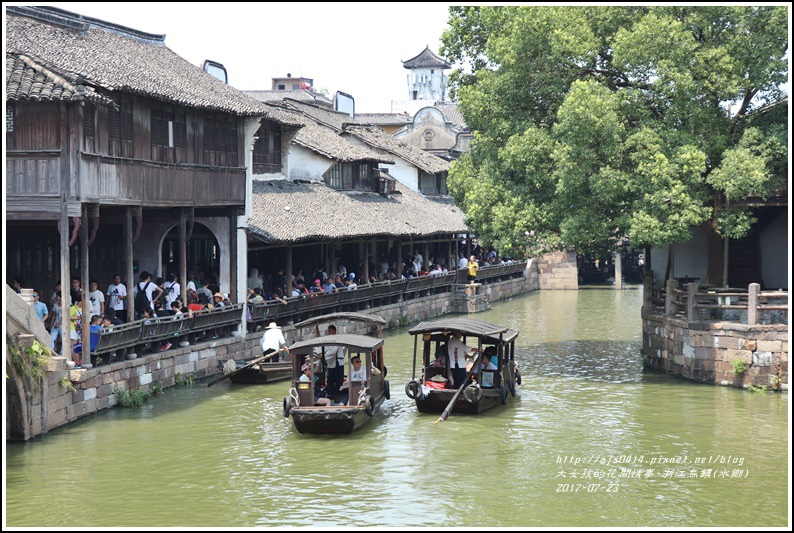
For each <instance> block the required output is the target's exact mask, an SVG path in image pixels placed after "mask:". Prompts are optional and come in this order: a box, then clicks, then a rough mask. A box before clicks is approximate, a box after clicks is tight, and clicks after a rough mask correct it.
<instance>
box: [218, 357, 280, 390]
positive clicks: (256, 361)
mask: <svg viewBox="0 0 794 533" xmlns="http://www.w3.org/2000/svg"><path fill="white" fill-rule="evenodd" d="M284 351H286V352H287V353H289V350H287V349H286V348H282V349H281V350H278V351H275V352H273V353H269V354H267V355H263V356H262V357H257V358H256V359H254V360H253V361H251V362H250V363H248V364H247V365H245V366H241V367H240V368H238V369H237V370H235V371H234V372H229V373H228V374H224V375H222V376H221V377H219V378H215V379H213V380H212V381H210V382H209V383H207V387H212V386H213V385H215V384H216V383H220V382H221V381H223V380H224V379H227V378H230V377H232V376H234V375H235V374H238V373H240V372H242V371H243V370H245V369H247V368H251V367H252V366H254V365H255V364H257V363H259V362H261V361H264V360H265V359H270V358H271V357H273V356H274V355H277V354H279V353H281V352H284Z"/></svg>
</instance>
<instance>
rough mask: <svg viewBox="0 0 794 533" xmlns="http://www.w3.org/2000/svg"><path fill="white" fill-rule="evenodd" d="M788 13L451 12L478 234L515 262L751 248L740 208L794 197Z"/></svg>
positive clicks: (458, 187) (467, 184)
mask: <svg viewBox="0 0 794 533" xmlns="http://www.w3.org/2000/svg"><path fill="white" fill-rule="evenodd" d="M786 9H787V8H786V7H777V6H763V7H752V6H704V7H699V6H693V7H681V6H660V7H639V6H638V7H613V6H587V7H568V6H565V7H536V6H488V7H477V6H464V7H451V8H450V18H449V25H450V29H449V30H447V31H446V32H445V33H444V35H443V38H442V43H443V44H442V48H441V52H442V54H444V55H445V56H446V57H447V59H449V60H451V61H453V62H456V63H458V64H460V65H464V67H465V70H463V69H461V70H457V71H455V72H453V73H452V75H451V76H450V89H451V91H452V96H453V98H455V99H457V100H458V102H459V108H460V110H461V112H462V113H463V115H464V117H465V118H466V121H467V123H468V124H469V126H470V127H471V128H472V130H473V131H474V134H475V140H474V142H473V145H472V146H473V149H472V151H470V152H468V153H466V154H464V155H463V156H462V157H461V158H460V159H459V160H457V161H456V162H455V163H454V164H453V165H452V168H451V170H450V174H449V180H448V184H449V189H450V191H451V193H452V194H453V196H454V197H455V199H456V201H457V202H458V203H459V205H460V206H461V208H462V209H463V211H464V212H465V213H466V216H467V220H468V223H469V225H470V226H471V227H472V228H473V229H474V231H475V233H476V234H477V235H478V237H479V238H480V239H481V240H483V241H485V242H487V243H491V244H493V245H495V246H497V247H498V248H499V249H501V250H503V253H505V254H512V255H522V254H524V253H526V252H527V250H529V251H530V253H540V252H544V251H548V250H552V249H560V248H573V249H575V250H576V251H578V252H589V251H593V250H596V249H599V248H601V247H604V246H605V245H606V246H607V247H608V248H610V249H615V248H616V247H617V246H618V245H619V244H620V243H621V242H622V241H623V239H625V238H626V237H628V238H629V239H630V242H631V245H632V247H634V248H640V247H643V246H649V247H659V246H663V245H667V244H670V243H675V242H682V241H686V240H688V239H689V238H690V228H691V227H692V226H697V225H703V226H704V227H706V228H707V229H710V230H711V231H712V232H714V233H715V234H716V235H719V236H725V235H727V236H730V237H740V236H743V235H745V234H746V232H747V230H748V228H749V227H750V225H751V224H752V222H753V217H752V212H751V211H750V209H749V208H747V207H746V206H742V205H741V200H743V199H745V198H746V197H748V196H756V197H761V198H765V197H769V196H770V195H772V194H774V193H775V192H776V191H779V190H780V189H781V188H785V187H786V186H787V185H786V178H785V176H786V173H787V169H786V166H785V161H786V160H787V158H788V154H787V146H788V139H787V129H788V128H787V123H786V118H785V116H786V114H785V107H786V103H787V102H786V100H787V95H785V94H784V93H782V92H781V89H780V86H781V85H782V84H784V83H787V81H788V66H787V63H788V61H787V50H788V41H787V28H788V22H787V20H788V19H787V11H786ZM760 109H772V110H773V111H774V110H775V109H778V111H777V112H776V113H770V115H775V117H776V119H774V120H764V121H756V120H754V119H755V116H756V115H761V114H763V113H762V112H759V110H760Z"/></svg>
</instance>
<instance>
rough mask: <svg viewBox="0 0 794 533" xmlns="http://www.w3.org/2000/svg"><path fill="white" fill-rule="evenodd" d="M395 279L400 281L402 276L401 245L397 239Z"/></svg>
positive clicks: (400, 241)
mask: <svg viewBox="0 0 794 533" xmlns="http://www.w3.org/2000/svg"><path fill="white" fill-rule="evenodd" d="M396 246H397V272H395V274H397V279H400V278H401V277H402V275H403V264H402V255H403V243H402V240H401V239H397V243H396Z"/></svg>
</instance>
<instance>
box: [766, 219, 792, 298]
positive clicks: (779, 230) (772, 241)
mask: <svg viewBox="0 0 794 533" xmlns="http://www.w3.org/2000/svg"><path fill="white" fill-rule="evenodd" d="M790 276H791V262H790V261H789V231H788V215H787V214H786V213H781V214H780V215H779V216H778V217H777V218H776V219H775V220H774V221H773V222H772V223H771V224H769V225H768V226H767V227H766V228H764V231H763V232H761V277H762V278H763V280H764V287H765V288H767V289H788V280H789V278H790Z"/></svg>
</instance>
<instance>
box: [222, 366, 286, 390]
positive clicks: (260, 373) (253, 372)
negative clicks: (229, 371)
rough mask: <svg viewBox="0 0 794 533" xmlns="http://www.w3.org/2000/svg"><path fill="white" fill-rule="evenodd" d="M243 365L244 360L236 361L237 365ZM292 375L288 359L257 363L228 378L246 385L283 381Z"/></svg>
mask: <svg viewBox="0 0 794 533" xmlns="http://www.w3.org/2000/svg"><path fill="white" fill-rule="evenodd" d="M242 366H245V362H244V361H238V363H237V367H238V368H240V367H242ZM291 377H292V363H291V362H289V361H284V362H277V363H259V364H256V365H254V366H252V367H249V368H246V369H245V370H243V371H241V372H238V373H237V374H234V375H233V376H231V377H230V378H229V381H231V382H232V383H243V384H248V385H262V384H265V383H273V382H275V381H284V380H285V379H290V378H291Z"/></svg>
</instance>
